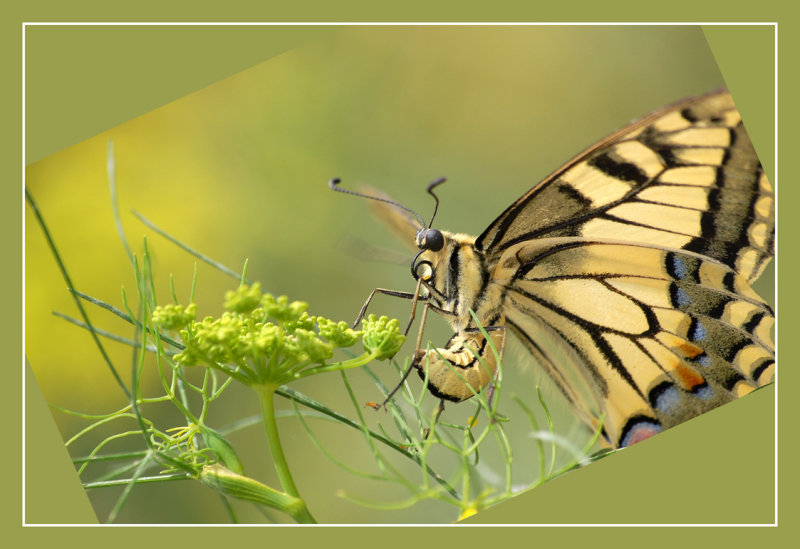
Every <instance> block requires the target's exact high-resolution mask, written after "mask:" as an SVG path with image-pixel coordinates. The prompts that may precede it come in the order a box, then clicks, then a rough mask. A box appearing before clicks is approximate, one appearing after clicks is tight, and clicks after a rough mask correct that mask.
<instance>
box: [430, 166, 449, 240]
mask: <svg viewBox="0 0 800 549" xmlns="http://www.w3.org/2000/svg"><path fill="white" fill-rule="evenodd" d="M445 181H447V179H446V178H444V177H440V178H439V179H435V180H433V181H431V182H430V183H428V189H427V190H428V194H430V195H431V196H432V197H433V199H434V200H436V205H435V206H434V207H433V215H432V216H431V222H430V223H428V225H427V228H428V229H430V228H431V227H432V226H433V220H434V218H435V217H436V212H438V211H439V197H438V196H436V193H434V192H433V189H435V188H436V187H438V186H439V185H441V184H442V183H444V182H445Z"/></svg>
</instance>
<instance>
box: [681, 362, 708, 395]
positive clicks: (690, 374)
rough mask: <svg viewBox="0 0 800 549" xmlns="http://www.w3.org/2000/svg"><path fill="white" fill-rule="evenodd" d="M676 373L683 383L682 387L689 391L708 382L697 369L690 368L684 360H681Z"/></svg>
mask: <svg viewBox="0 0 800 549" xmlns="http://www.w3.org/2000/svg"><path fill="white" fill-rule="evenodd" d="M675 375H676V377H677V378H678V382H679V383H680V384H681V387H683V388H684V389H686V390H687V391H691V390H692V389H694V388H695V387H697V386H698V385H702V384H703V383H705V382H706V379H705V378H704V377H703V376H702V375H700V373H699V372H698V371H697V370H695V369H694V368H690V367H689V366H687V365H686V364H684V363H683V362H679V363H678V365H677V366H676V367H675Z"/></svg>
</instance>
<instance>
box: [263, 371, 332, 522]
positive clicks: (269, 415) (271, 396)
mask: <svg viewBox="0 0 800 549" xmlns="http://www.w3.org/2000/svg"><path fill="white" fill-rule="evenodd" d="M275 389H277V387H276V386H272V385H262V386H259V387H256V391H257V392H258V398H259V401H260V402H261V414H262V416H263V419H264V429H265V430H266V433H267V442H268V443H269V449H270V452H272V461H273V463H274V464H275V471H276V472H277V473H278V478H279V479H280V481H281V486H283V489H284V490H285V491H286V493H287V494H289V495H290V496H294V497H295V498H297V499H298V500H300V502H301V504H302V508H301V509H300V510H299V511H298V512H297V514H296V516H295V518H296V519H297V521H298V522H302V523H305V524H316V522H317V521H316V520H314V517H313V516H311V513H310V512H309V510H308V508H307V507H306V504H305V502H304V501H303V498H301V497H300V493H299V492H298V490H297V486H296V485H295V483H294V479H293V478H292V473H291V471H290V470H289V464H288V463H287V462H286V456H285V455H284V453H283V446H282V445H281V439H280V437H279V436H278V424H277V422H276V421H275Z"/></svg>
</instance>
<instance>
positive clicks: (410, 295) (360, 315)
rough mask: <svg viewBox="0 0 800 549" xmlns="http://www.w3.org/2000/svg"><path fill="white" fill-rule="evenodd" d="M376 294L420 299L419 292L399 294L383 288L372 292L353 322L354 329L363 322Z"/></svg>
mask: <svg viewBox="0 0 800 549" xmlns="http://www.w3.org/2000/svg"><path fill="white" fill-rule="evenodd" d="M375 294H384V295H390V296H393V297H402V298H403V299H417V297H418V294H417V292H415V293H409V292H398V291H396V290H385V289H383V288H375V289H374V290H372V292H370V294H369V297H368V298H367V301H366V302H364V306H363V307H361V310H360V311H359V312H358V316H357V317H356V320H355V322H353V329H355V327H356V326H358V323H359V322H361V319H362V318H364V315H365V314H366V312H367V307H369V304H370V302H371V301H372V298H373V297H375Z"/></svg>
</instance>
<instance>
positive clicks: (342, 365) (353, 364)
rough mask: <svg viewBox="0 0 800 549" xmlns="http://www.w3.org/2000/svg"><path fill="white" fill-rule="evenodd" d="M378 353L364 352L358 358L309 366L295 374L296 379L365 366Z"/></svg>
mask: <svg viewBox="0 0 800 549" xmlns="http://www.w3.org/2000/svg"><path fill="white" fill-rule="evenodd" d="M377 356H378V353H364V354H363V355H361V356H358V357H356V358H351V359H350V360H344V361H342V362H336V363H334V364H324V365H322V366H316V367H314V368H307V369H305V370H303V371H302V372H300V373H298V374H297V375H296V376H295V379H300V378H302V377H306V376H312V375H315V374H322V373H325V372H336V371H339V370H349V369H350V368H359V367H361V366H364V365H365V364H369V363H370V362H372V361H373V360H374V359H375V358H376V357H377Z"/></svg>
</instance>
